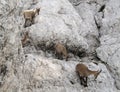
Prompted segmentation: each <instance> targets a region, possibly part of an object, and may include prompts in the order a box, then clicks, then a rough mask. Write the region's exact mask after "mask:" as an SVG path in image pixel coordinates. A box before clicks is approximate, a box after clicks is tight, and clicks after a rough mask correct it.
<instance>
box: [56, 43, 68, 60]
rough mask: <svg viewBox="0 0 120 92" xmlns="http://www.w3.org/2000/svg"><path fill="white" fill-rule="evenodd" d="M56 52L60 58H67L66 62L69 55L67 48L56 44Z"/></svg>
mask: <svg viewBox="0 0 120 92" xmlns="http://www.w3.org/2000/svg"><path fill="white" fill-rule="evenodd" d="M55 50H56V54H57V55H58V58H60V57H61V55H62V56H64V57H65V59H66V61H67V59H68V53H67V50H66V48H65V46H64V45H63V44H61V43H56V44H55Z"/></svg>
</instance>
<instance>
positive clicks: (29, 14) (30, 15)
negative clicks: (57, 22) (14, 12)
mask: <svg viewBox="0 0 120 92" xmlns="http://www.w3.org/2000/svg"><path fill="white" fill-rule="evenodd" d="M39 12H40V8H36V9H34V10H24V11H23V15H24V18H25V24H24V27H27V26H31V24H33V23H34V18H35V15H36V14H38V15H39ZM28 20H29V21H31V24H30V25H27V23H26V22H27V21H28Z"/></svg>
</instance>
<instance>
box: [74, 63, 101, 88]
mask: <svg viewBox="0 0 120 92" xmlns="http://www.w3.org/2000/svg"><path fill="white" fill-rule="evenodd" d="M76 72H77V73H78V75H79V76H80V80H81V84H82V85H84V86H87V78H88V76H89V75H92V74H93V75H94V77H95V79H96V78H97V77H98V75H99V74H100V72H101V70H100V71H92V70H89V69H88V67H87V66H86V65H84V64H77V65H76ZM84 78H86V80H85V79H84ZM83 82H85V84H84V83H83Z"/></svg>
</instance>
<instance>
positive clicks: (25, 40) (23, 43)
mask: <svg viewBox="0 0 120 92" xmlns="http://www.w3.org/2000/svg"><path fill="white" fill-rule="evenodd" d="M28 38H29V35H28V32H26V33H25V35H24V37H23V39H22V40H21V42H22V46H23V47H24V45H25V44H26V42H27V39H28Z"/></svg>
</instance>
